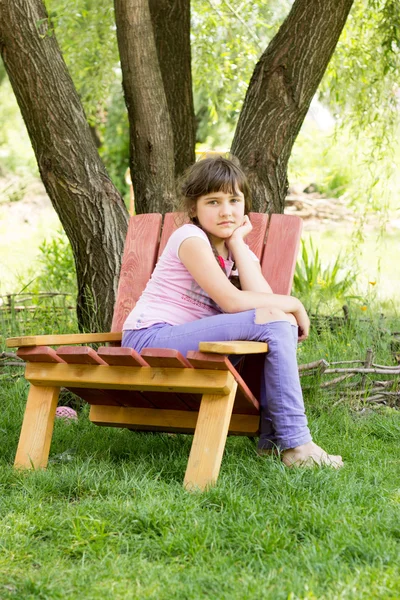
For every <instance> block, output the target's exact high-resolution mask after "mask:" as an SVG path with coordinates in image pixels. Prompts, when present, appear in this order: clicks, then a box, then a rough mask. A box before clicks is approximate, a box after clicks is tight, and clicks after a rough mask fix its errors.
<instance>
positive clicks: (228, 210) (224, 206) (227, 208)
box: [220, 202, 231, 217]
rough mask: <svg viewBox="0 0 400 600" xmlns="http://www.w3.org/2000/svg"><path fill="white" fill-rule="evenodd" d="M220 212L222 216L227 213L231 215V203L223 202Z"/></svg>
mask: <svg viewBox="0 0 400 600" xmlns="http://www.w3.org/2000/svg"><path fill="white" fill-rule="evenodd" d="M220 214H221V216H224V217H225V216H226V215H230V214H231V205H230V203H229V202H227V203H226V204H225V203H224V204H221V208H220Z"/></svg>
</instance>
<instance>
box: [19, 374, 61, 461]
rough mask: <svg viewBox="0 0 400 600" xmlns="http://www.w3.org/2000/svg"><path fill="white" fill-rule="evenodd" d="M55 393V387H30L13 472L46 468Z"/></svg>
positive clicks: (56, 388)
mask: <svg viewBox="0 0 400 600" xmlns="http://www.w3.org/2000/svg"><path fill="white" fill-rule="evenodd" d="M55 366H58V365H55ZM62 366H64V365H62ZM59 393H60V388H59V387H40V388H38V387H36V386H34V385H31V386H30V388H29V393H28V399H27V402H26V408H25V414H24V420H23V423H22V429H21V435H20V437H19V442H18V448H17V454H16V457H15V462H14V466H15V467H16V468H17V469H31V468H35V469H39V468H44V467H46V465H47V461H48V457H49V450H50V444H51V438H52V435H53V427H54V419H55V415H56V408H57V401H58V395H59Z"/></svg>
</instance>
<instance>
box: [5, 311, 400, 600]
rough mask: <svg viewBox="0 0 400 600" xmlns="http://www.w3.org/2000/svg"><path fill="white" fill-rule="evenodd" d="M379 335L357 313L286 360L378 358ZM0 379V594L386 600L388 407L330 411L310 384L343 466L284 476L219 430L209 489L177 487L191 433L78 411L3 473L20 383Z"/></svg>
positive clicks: (390, 584) (311, 401)
mask: <svg viewBox="0 0 400 600" xmlns="http://www.w3.org/2000/svg"><path fill="white" fill-rule="evenodd" d="M386 325H387V327H389V328H391V329H392V330H393V329H396V328H397V330H400V322H399V320H398V319H395V320H393V321H391V322H390V323H389V322H388V323H387V324H386ZM339 334H340V335H339ZM389 340H390V337H389V334H388V333H387V330H386V329H385V330H380V329H379V328H378V325H377V324H376V323H372V322H371V323H369V322H362V323H360V324H359V325H356V328H355V329H352V330H347V329H346V328H343V329H341V330H340V331H337V332H336V333H334V334H332V333H331V332H330V331H328V330H326V331H322V332H321V333H319V334H317V333H316V332H315V331H314V332H313V333H312V335H311V337H310V338H309V340H307V342H305V343H304V344H303V345H302V347H301V349H300V351H299V358H300V360H301V362H307V361H308V360H312V359H316V358H321V357H323V356H324V355H325V357H326V358H327V360H329V361H333V360H338V359H343V358H348V357H353V358H354V356H355V354H357V356H358V357H361V356H363V355H364V352H365V349H366V347H367V346H368V345H372V346H373V347H374V348H375V350H376V353H377V358H376V360H377V361H382V362H384V364H392V363H393V358H391V355H390V346H389ZM389 361H391V362H389ZM2 373H3V374H2V375H1V378H2V379H1V387H0V404H1V406H2V410H1V412H0V444H1V447H2V448H3V453H2V457H1V469H0V485H1V504H0V506H1V508H0V519H1V526H0V598H1V599H2V600H3V599H9V598H10V599H11V598H13V599H15V598H18V599H21V600H22V599H23V600H27V599H30V598H43V599H53V598H63V599H74V598H77V597H79V598H88V599H101V598H104V597H111V598H116V599H119V598H121V599H122V598H123V599H125V598H157V599H164V598H165V599H167V598H168V599H170V598H176V599H185V600H186V599H199V598H212V599H214V598H215V599H225V598H226V599H228V598H229V599H230V600H231V599H236V598H237V599H239V598H240V599H241V598H246V599H247V598H254V599H256V598H257V599H258V598H259V597H260V596H262V597H263V598H267V599H271V600H280V599H282V600H287V599H290V600H295V599H302V600H303V599H304V600H305V599H318V600H320V599H324V600H325V599H332V600H333V599H337V598H340V599H342V598H343V599H357V600H359V599H364V598H365V599H372V598H376V599H382V598H385V599H386V598H399V597H400V568H399V567H400V564H399V563H400V558H399V557H400V510H399V509H400V469H399V462H400V445H399V441H400V412H399V411H398V410H397V409H396V408H390V407H389V406H380V407H379V406H378V407H376V406H374V405H369V404H368V403H364V402H363V401H360V402H359V403H358V404H354V402H350V401H349V400H348V401H347V400H346V401H342V402H341V403H340V404H337V405H336V406H335V401H336V398H335V397H334V398H330V397H328V395H327V394H326V393H324V394H322V393H321V391H320V390H318V387H317V386H316V385H315V379H314V378H312V379H311V380H310V381H309V382H308V384H306V385H305V387H309V388H310V389H309V390H308V391H307V392H306V405H307V412H308V416H309V420H310V426H311V430H312V433H313V435H314V437H315V439H316V441H317V442H319V443H320V444H321V445H322V446H323V447H326V448H327V449H328V450H329V451H330V452H332V453H334V454H338V453H341V454H342V455H343V458H344V461H345V466H344V468H343V469H341V470H340V471H338V472H337V471H334V470H331V469H330V468H322V469H310V470H305V469H291V470H290V469H287V468H285V467H284V466H283V464H282V463H281V462H280V461H279V460H278V459H276V458H270V457H268V458H265V457H264V458H261V457H258V456H257V454H256V451H255V442H254V441H253V440H251V439H248V438H229V439H228V442H227V447H226V452H225V455H224V459H223V463H222V468H221V474H220V478H219V480H218V484H217V485H216V487H215V488H213V489H211V490H209V491H206V492H205V493H202V494H201V493H188V492H186V491H185V490H184V489H183V488H182V480H183V476H184V472H185V466H186V461H187V457H188V454H189V449H190V444H191V436H184V435H177V436H169V435H166V434H150V433H133V432H130V431H128V430H118V429H111V428H100V427H95V426H94V425H92V424H91V423H89V421H88V419H87V410H86V409H85V408H84V409H83V410H81V411H80V415H79V420H78V422H76V423H72V424H66V423H65V422H62V421H57V422H56V426H55V433H54V437H53V443H52V447H51V453H50V456H51V460H50V464H49V467H48V469H47V470H46V471H37V472H29V473H18V472H15V471H14V470H13V469H12V466H11V465H12V462H13V458H14V453H15V449H16V445H17V441H18V436H19V430H20V426H21V421H22V416H23V410H24V403H25V398H26V394H27V384H26V383H25V381H24V379H23V377H21V376H20V375H18V373H20V370H18V368H17V367H15V368H14V369H13V370H12V368H10V369H9V370H8V371H7V370H4V369H3V370H2ZM310 384H311V385H310ZM313 384H314V385H313Z"/></svg>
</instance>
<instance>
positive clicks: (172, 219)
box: [158, 212, 190, 256]
mask: <svg viewBox="0 0 400 600" xmlns="http://www.w3.org/2000/svg"><path fill="white" fill-rule="evenodd" d="M186 223H190V221H189V218H188V216H187V215H186V214H185V213H183V212H174V213H166V214H165V217H164V224H163V228H162V233H161V240H160V247H159V250H158V256H161V254H162V253H163V252H164V248H165V246H166V245H167V242H168V240H169V238H170V237H171V234H172V233H174V231H176V229H178V228H179V227H181V226H182V225H185V224H186Z"/></svg>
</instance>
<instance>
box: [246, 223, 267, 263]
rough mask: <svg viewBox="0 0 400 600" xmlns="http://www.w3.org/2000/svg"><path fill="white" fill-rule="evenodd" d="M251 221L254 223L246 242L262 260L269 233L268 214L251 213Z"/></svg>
mask: <svg viewBox="0 0 400 600" xmlns="http://www.w3.org/2000/svg"><path fill="white" fill-rule="evenodd" d="M249 218H250V222H251V224H252V225H253V229H252V231H251V232H250V233H249V235H248V236H247V237H246V244H247V245H248V246H249V247H250V250H252V251H253V252H254V254H255V255H256V256H257V258H258V259H259V260H260V262H261V258H262V255H263V250H264V243H265V236H266V234H267V225H268V215H265V214H262V213H253V212H252V213H250V214H249Z"/></svg>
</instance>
